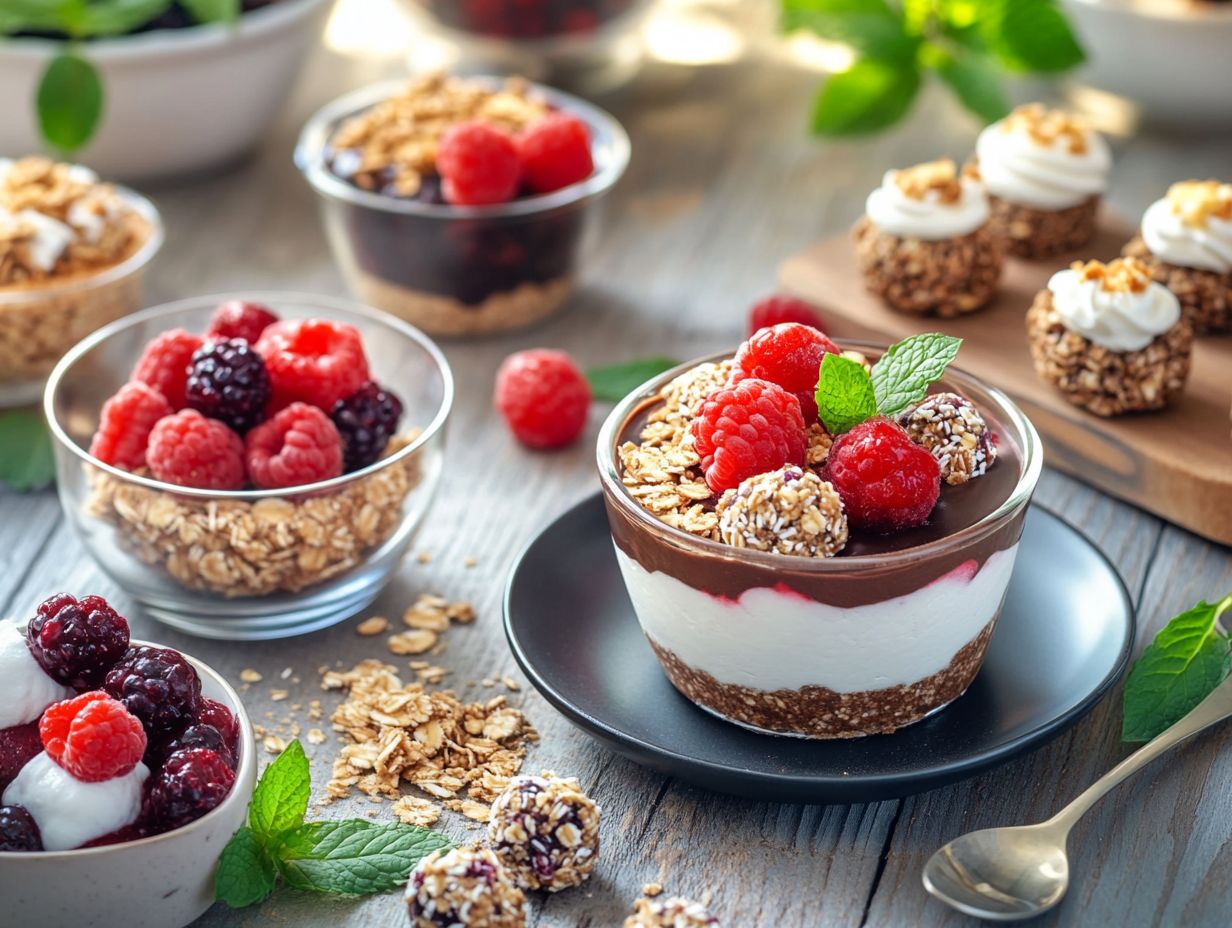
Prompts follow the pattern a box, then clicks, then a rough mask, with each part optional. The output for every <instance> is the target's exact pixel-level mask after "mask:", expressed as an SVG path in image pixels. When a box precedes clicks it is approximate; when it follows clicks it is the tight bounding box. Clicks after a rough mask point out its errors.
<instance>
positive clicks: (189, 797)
mask: <svg viewBox="0 0 1232 928" xmlns="http://www.w3.org/2000/svg"><path fill="white" fill-rule="evenodd" d="M234 782H235V771H234V770H232V769H231V768H230V767H229V766H227V762H226V761H225V760H224V759H223V758H222V757H221V756H219V755H218V754H217V753H216V752H214V751H211V750H208V749H206V748H188V749H186V750H183V751H177V752H176V753H175V754H172V755H171V756H170V757H168V758H167V762H166V763H165V764H163V768H162V770H160V771H158V773H157V774H156V775H155V776H154V778H153V780H152V782H151V784H150V791H149V794H148V795H147V797H146V801H145V809H144V816H143V817H144V819H145V820H146V822H147V823H149V824H150V825H152V826H153V827H155V828H156V829H157V830H159V831H170V830H171V829H173V828H180V827H182V826H184V825H187V824H188V823H189V822H193V821H196V820H197V819H199V818H201V816H203V815H205V813H207V812H209V811H210V810H211V809H213V808H215V807H217V806H218V805H219V803H221V802H222V801H223V800H224V799H226V798H227V793H229V792H231V785H232V784H233V783H234Z"/></svg>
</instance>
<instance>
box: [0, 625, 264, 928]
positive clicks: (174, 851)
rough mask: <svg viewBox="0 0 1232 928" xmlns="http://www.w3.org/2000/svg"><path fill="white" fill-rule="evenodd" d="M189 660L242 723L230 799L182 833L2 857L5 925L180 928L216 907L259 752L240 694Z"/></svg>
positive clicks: (0, 916) (208, 690)
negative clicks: (218, 882)
mask: <svg viewBox="0 0 1232 928" xmlns="http://www.w3.org/2000/svg"><path fill="white" fill-rule="evenodd" d="M132 643H133V644H134V645H143V644H152V642H148V641H136V640H134V641H133V642H132ZM184 656H185V657H186V658H188V660H189V663H191V664H192V665H193V667H195V668H196V669H197V673H198V674H199V675H200V676H201V693H202V695H203V696H208V697H209V698H210V699H216V700H218V701H219V702H221V703H222V704H223V705H225V706H226V707H227V708H228V709H230V710H231V711H232V712H233V713H235V717H236V718H237V719H238V720H239V723H240V738H239V741H240V747H239V767H238V769H237V770H236V775H235V785H234V786H232V787H231V792H230V793H229V794H228V795H227V798H226V799H224V800H223V801H222V804H221V805H219V806H218V808H216V809H214V810H212V811H211V812H209V813H207V814H206V815H204V816H202V817H201V818H199V819H197V820H196V821H195V822H192V823H190V824H188V825H185V826H184V827H183V828H177V829H176V830H175V831H169V832H167V833H166V834H162V835H155V836H154V837H152V838H143V839H141V840H140V841H129V842H127V843H125V844H113V845H109V846H107V847H95V848H87V849H84V850H78V851H42V852H39V853H37V854H16V853H9V854H0V906H2V911H0V924H2V925H12V926H19V925H20V926H33V925H40V926H44V928H54V926H60V925H72V926H74V928H119V926H123V928H181V926H184V925H188V924H190V923H191V922H193V921H195V920H196V919H197V918H199V917H200V916H201V914H202V913H203V912H205V910H206V909H208V908H209V907H210V906H211V905H212V904H213V902H214V868H215V864H216V863H217V861H218V855H219V854H221V853H222V849H223V847H224V846H226V843H227V841H228V839H230V837H231V835H232V834H234V833H235V831H236V830H237V829H238V828H240V826H242V825H243V824H244V821H245V819H246V817H247V814H248V801H249V800H250V799H251V798H252V790H253V785H254V783H255V782H256V778H257V760H256V751H255V748H254V746H253V734H252V722H251V721H249V719H248V714H247V713H246V712H245V711H244V705H243V703H241V702H240V698H239V696H238V695H237V694H236V692H235V690H234V689H232V688H231V686H230V685H229V684H228V683H227V681H226V680H224V679H223V678H222V677H220V676H219V675H218V674H217V673H215V672H214V671H213V670H211V669H210V668H209V667H207V666H206V665H205V664H203V663H201V661H199V660H197V659H196V658H194V657H192V656H191V655H188V654H185V655H184Z"/></svg>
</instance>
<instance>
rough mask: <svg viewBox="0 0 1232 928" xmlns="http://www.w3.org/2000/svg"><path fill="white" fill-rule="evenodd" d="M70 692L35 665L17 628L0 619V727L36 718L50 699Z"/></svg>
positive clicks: (52, 699)
mask: <svg viewBox="0 0 1232 928" xmlns="http://www.w3.org/2000/svg"><path fill="white" fill-rule="evenodd" d="M72 695H73V691H72V690H70V689H69V688H68V687H65V686H61V685H60V684H59V683H57V682H56V681H55V680H53V679H52V678H51V677H49V676H48V675H47V671H45V670H43V668H42V667H40V666H39V663H38V661H36V660H35V659H34V655H33V654H31V653H30V648H29V647H28V646H27V645H26V636H25V635H24V634H22V632H21V629H19V628H18V627H17V625H16V624H15V623H13V622H0V728H12V727H13V726H14V725H25V724H26V723H28V722H36V721H38V719H39V717H40V716H41V715H42V714H43V710H44V709H46V708H47V707H48V706H50V705H51V704H52V703H53V702H59V701H60V700H62V699H68V698H69V697H71V696H72Z"/></svg>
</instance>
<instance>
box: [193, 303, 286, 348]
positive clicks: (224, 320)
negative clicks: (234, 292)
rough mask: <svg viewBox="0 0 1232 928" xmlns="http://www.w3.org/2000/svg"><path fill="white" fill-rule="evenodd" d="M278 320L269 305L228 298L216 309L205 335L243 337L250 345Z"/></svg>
mask: <svg viewBox="0 0 1232 928" xmlns="http://www.w3.org/2000/svg"><path fill="white" fill-rule="evenodd" d="M277 321H278V317H277V316H276V315H275V314H274V312H273V310H271V309H270V308H269V307H268V306H262V305H261V304H260V303H245V302H244V301H243V300H227V302H225V303H220V304H219V306H218V308H217V309H216V310H214V315H213V316H211V317H210V327H209V330H208V331H207V332H206V333H205V337H206V338H207V339H210V338H242V339H244V341H246V342H248V343H249V344H250V345H255V344H256V343H257V339H258V338H260V337H261V333H262V332H264V331H265V330H266V328H267V327H269V326H271V325H273V324H274V323H275V322H277Z"/></svg>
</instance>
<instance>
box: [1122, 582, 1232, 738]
mask: <svg viewBox="0 0 1232 928" xmlns="http://www.w3.org/2000/svg"><path fill="white" fill-rule="evenodd" d="M1229 609H1232V593H1229V594H1228V595H1227V596H1225V597H1224V598H1223V599H1221V600H1220V601H1219V602H1217V603H1215V604H1213V605H1212V604H1211V603H1208V602H1206V601H1202V602H1199V603H1198V604H1197V605H1196V606H1194V607H1193V608H1192V609H1189V610H1187V611H1185V612H1182V613H1181V614H1180V615H1178V616H1176V617H1175V618H1174V619H1172V621H1170V622H1169V623H1168V624H1167V625H1165V626H1164V627H1163V628H1162V629H1161V630H1160V632H1159V634H1158V635H1156V636H1155V640H1154V641H1152V642H1151V643H1150V645H1149V646H1148V647H1147V648H1146V650H1145V651H1143V652H1142V656H1141V657H1139V658H1138V660H1137V661H1135V662H1134V666H1133V668H1132V669H1131V670H1130V671H1129V677H1128V679H1126V681H1125V694H1124V697H1123V707H1124V718H1123V720H1122V722H1121V738H1122V739H1123V740H1125V741H1150V740H1151V739H1152V738H1154V737H1156V736H1157V735H1158V734H1160V733H1161V732H1163V731H1164V730H1165V729H1167V728H1169V727H1170V726H1171V725H1173V724H1174V723H1175V722H1176V721H1177V720H1178V719H1180V718H1181V717H1182V716H1184V715H1185V714H1186V713H1188V712H1189V711H1190V710H1191V709H1193V707H1194V706H1196V705H1197V704H1198V703H1200V702H1201V701H1202V700H1203V699H1205V698H1206V697H1207V695H1208V694H1209V693H1210V692H1211V690H1213V689H1214V688H1215V687H1217V686H1218V685H1219V684H1220V683H1222V682H1223V679H1224V678H1225V677H1226V676H1227V675H1228V671H1229V664H1230V663H1232V640H1230V639H1229V637H1228V636H1227V635H1225V634H1222V633H1221V631H1220V629H1219V617H1220V616H1221V615H1223V614H1224V613H1225V612H1227V611H1228V610H1229Z"/></svg>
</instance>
